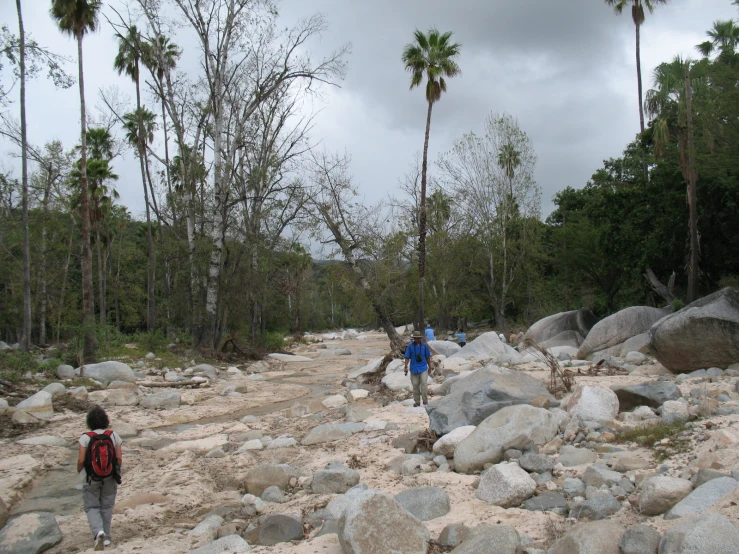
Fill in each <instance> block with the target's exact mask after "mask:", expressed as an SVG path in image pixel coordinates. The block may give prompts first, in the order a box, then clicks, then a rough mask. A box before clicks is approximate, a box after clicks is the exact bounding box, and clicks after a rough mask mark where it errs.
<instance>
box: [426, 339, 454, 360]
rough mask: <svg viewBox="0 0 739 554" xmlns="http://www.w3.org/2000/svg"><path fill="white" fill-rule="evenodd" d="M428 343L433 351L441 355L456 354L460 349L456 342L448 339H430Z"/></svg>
mask: <svg viewBox="0 0 739 554" xmlns="http://www.w3.org/2000/svg"><path fill="white" fill-rule="evenodd" d="M428 345H429V347H430V348H432V349H433V350H434V352H436V353H437V354H441V355H442V356H451V355H452V354H456V353H457V352H459V351H460V350H462V347H461V346H459V345H458V344H457V343H456V342H451V341H448V340H430V341H429V342H428Z"/></svg>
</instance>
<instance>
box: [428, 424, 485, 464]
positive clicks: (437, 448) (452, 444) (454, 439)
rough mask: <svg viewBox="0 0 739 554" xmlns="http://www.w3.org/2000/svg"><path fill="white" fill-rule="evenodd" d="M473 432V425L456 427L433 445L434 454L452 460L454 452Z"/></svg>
mask: <svg viewBox="0 0 739 554" xmlns="http://www.w3.org/2000/svg"><path fill="white" fill-rule="evenodd" d="M474 430H475V426H474V425H465V426H464V427H457V428H456V429H455V430H454V431H452V432H451V433H447V434H446V435H444V436H443V437H441V438H440V439H439V440H437V441H436V442H435V443H434V448H433V450H434V454H437V455H441V456H445V457H447V458H454V451H455V450H456V449H457V446H459V443H461V442H462V441H463V440H464V439H466V438H467V437H469V436H470V435H471V434H472V432H473V431H474Z"/></svg>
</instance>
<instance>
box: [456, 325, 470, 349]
mask: <svg viewBox="0 0 739 554" xmlns="http://www.w3.org/2000/svg"><path fill="white" fill-rule="evenodd" d="M455 336H456V337H457V343H458V344H459V346H462V347H463V346H464V345H465V344H467V333H465V332H464V331H462V328H461V327H460V329H459V330H458V331H457V332H456V333H455Z"/></svg>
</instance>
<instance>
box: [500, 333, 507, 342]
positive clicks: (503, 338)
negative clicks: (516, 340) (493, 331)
mask: <svg viewBox="0 0 739 554" xmlns="http://www.w3.org/2000/svg"><path fill="white" fill-rule="evenodd" d="M498 338H499V339H500V342H502V343H503V344H506V341H505V335H504V334H503V333H501V334H499V335H498Z"/></svg>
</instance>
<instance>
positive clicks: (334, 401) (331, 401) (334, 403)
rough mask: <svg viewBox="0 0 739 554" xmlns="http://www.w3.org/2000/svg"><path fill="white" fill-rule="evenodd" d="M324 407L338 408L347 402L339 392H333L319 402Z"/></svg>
mask: <svg viewBox="0 0 739 554" xmlns="http://www.w3.org/2000/svg"><path fill="white" fill-rule="evenodd" d="M321 404H323V405H324V406H325V407H326V408H329V409H332V408H340V407H341V406H345V405H346V404H347V401H346V398H344V397H343V396H342V395H341V394H334V395H332V396H329V397H328V398H325V399H324V400H323V402H321Z"/></svg>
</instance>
